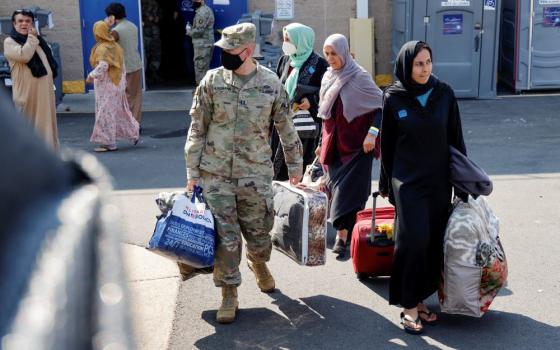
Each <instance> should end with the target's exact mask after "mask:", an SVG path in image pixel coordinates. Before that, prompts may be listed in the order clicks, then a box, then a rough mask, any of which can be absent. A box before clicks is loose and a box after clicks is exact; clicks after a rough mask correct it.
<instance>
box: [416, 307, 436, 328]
mask: <svg viewBox="0 0 560 350" xmlns="http://www.w3.org/2000/svg"><path fill="white" fill-rule="evenodd" d="M421 314H422V315H426V318H430V317H432V315H436V316H437V314H436V313H435V312H431V311H420V310H418V317H420V315H421ZM420 319H421V320H422V324H427V325H429V326H435V325H436V324H437V323H438V321H439V317H436V319H435V320H432V321H428V320H426V319H423V318H422V317H420Z"/></svg>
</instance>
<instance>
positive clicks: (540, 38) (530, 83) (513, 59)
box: [498, 0, 560, 92]
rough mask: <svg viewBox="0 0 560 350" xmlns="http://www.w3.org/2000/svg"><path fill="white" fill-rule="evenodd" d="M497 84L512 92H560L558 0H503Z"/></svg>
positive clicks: (559, 4) (559, 6)
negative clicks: (508, 88)
mask: <svg viewBox="0 0 560 350" xmlns="http://www.w3.org/2000/svg"><path fill="white" fill-rule="evenodd" d="M502 1H503V7H502V17H501V18H502V20H501V24H502V29H501V40H500V58H499V69H498V72H499V77H500V81H501V82H503V83H505V84H506V85H507V86H509V87H511V88H512V89H513V90H515V92H521V91H523V90H543V89H560V0H546V1H545V0H539V1H529V0H502Z"/></svg>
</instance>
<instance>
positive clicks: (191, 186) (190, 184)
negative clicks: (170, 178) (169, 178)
mask: <svg viewBox="0 0 560 350" xmlns="http://www.w3.org/2000/svg"><path fill="white" fill-rule="evenodd" d="M197 184H198V179H189V180H188V181H187V187H186V190H187V192H192V191H194V186H196V185H197Z"/></svg>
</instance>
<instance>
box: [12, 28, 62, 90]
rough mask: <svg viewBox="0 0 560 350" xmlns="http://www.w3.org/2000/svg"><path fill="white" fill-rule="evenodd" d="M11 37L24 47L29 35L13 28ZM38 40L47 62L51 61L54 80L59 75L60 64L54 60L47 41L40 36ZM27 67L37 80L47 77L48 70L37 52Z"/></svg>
mask: <svg viewBox="0 0 560 350" xmlns="http://www.w3.org/2000/svg"><path fill="white" fill-rule="evenodd" d="M10 37H11V38H12V39H14V41H15V42H16V43H18V44H20V45H22V46H23V45H25V43H26V42H27V35H23V34H20V33H18V32H17V31H16V29H15V28H13V27H12V32H11V33H10ZM37 39H39V46H41V49H43V52H44V53H45V55H46V56H47V60H48V61H49V66H50V67H51V71H52V74H53V79H55V78H56V76H57V75H58V64H57V63H56V60H55V59H54V56H53V54H52V51H51V48H50V47H49V44H47V42H46V41H45V39H43V38H42V37H41V36H40V35H37ZM27 66H28V67H29V69H30V70H31V74H33V76H34V77H35V78H40V77H44V76H45V75H47V69H46V68H45V66H44V65H43V61H41V57H39V54H38V53H37V51H35V53H34V54H33V57H31V59H30V60H29V62H27Z"/></svg>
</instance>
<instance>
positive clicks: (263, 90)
mask: <svg viewBox="0 0 560 350" xmlns="http://www.w3.org/2000/svg"><path fill="white" fill-rule="evenodd" d="M261 93H263V94H267V95H272V94H274V89H273V88H272V86H270V85H265V86H263V87H262V88H261Z"/></svg>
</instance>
